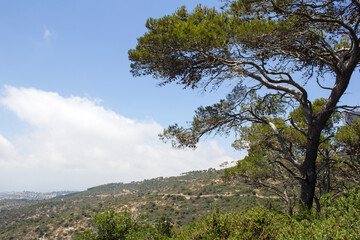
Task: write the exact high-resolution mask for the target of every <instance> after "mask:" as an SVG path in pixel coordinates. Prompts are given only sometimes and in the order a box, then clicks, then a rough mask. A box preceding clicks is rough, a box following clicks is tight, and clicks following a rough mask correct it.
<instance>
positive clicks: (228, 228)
mask: <svg viewBox="0 0 360 240" xmlns="http://www.w3.org/2000/svg"><path fill="white" fill-rule="evenodd" d="M279 218H282V216H281V215H279V214H276V213H275V212H271V211H270V210H267V209H265V208H253V209H250V210H247V211H245V212H241V213H235V212H229V213H225V214H219V213H218V212H216V213H213V215H212V216H208V217H206V218H204V219H203V220H200V221H198V222H196V223H195V224H193V225H191V226H189V227H186V228H184V230H183V231H182V232H181V234H180V235H179V236H178V237H177V239H184V240H185V239H194V240H195V239H209V240H212V239H273V238H274V237H275V236H276V233H277V232H278V228H279V226H276V224H274V223H275V222H277V221H279Z"/></svg>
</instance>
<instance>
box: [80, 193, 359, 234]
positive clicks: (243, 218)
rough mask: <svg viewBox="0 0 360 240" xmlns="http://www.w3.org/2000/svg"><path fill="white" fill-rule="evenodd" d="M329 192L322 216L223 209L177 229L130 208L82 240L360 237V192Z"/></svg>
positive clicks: (97, 223) (109, 214) (100, 221)
mask: <svg viewBox="0 0 360 240" xmlns="http://www.w3.org/2000/svg"><path fill="white" fill-rule="evenodd" d="M332 197H333V196H331V195H329V196H327V197H324V198H323V199H322V200H323V202H324V206H325V207H324V211H323V212H322V213H321V214H320V215H315V214H313V213H311V212H302V213H298V214H296V215H293V216H290V215H287V214H284V213H282V212H278V211H275V210H269V209H268V208H264V207H255V208H252V209H249V210H245V211H241V212H234V211H232V212H227V213H222V214H220V213H219V212H218V211H217V212H214V213H213V214H212V215H209V216H206V217H204V218H202V219H200V220H197V221H196V222H195V223H193V224H190V225H189V226H186V227H183V228H180V229H176V230H172V222H171V220H170V219H166V218H160V219H159V220H158V221H157V222H156V223H155V224H153V225H151V224H149V223H148V222H145V223H144V222H141V221H139V220H137V219H136V218H134V217H132V216H131V215H130V214H129V212H127V211H125V212H121V213H114V211H113V210H109V211H106V212H105V213H103V214H97V215H95V217H94V220H93V228H92V229H89V230H87V231H84V232H83V233H82V234H80V235H79V236H78V237H77V238H76V239H78V240H90V239H94V240H95V239H103V240H105V239H108V240H111V239H114V240H115V239H183V240H187V239H208V240H215V239H359V237H360V192H359V191H358V190H355V189H354V190H351V191H345V192H344V196H342V197H340V198H338V199H336V200H334V201H333V199H332Z"/></svg>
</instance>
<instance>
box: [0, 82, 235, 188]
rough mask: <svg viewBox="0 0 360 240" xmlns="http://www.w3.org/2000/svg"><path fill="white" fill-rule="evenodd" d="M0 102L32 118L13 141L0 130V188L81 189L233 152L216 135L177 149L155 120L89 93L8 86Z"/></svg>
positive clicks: (199, 164)
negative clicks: (130, 114) (125, 112)
mask: <svg viewBox="0 0 360 240" xmlns="http://www.w3.org/2000/svg"><path fill="white" fill-rule="evenodd" d="M0 105H2V106H3V107H6V108H7V109H9V110H10V111H12V112H13V113H15V114H16V116H18V117H19V118H20V119H22V120H23V121H25V122H26V123H28V124H29V125H30V126H31V129H30V130H28V131H27V132H26V133H24V134H22V135H21V136H17V137H16V138H15V137H14V140H12V142H10V141H9V140H7V139H5V138H4V137H3V136H1V135H0V158H1V159H0V176H1V177H0V191H1V188H9V186H13V188H19V186H21V187H23V188H26V189H29V190H32V189H33V190H42V191H50V190H59V189H84V188H86V187H91V186H94V185H97V184H104V183H108V182H128V181H132V180H142V179H144V178H153V177H158V176H171V175H177V174H179V173H180V172H183V171H189V170H194V169H206V168H209V167H217V166H218V165H219V164H220V163H222V162H224V161H229V162H230V161H232V160H233V159H232V158H231V157H229V156H228V155H227V153H226V151H225V150H224V149H222V148H221V147H219V146H218V144H217V143H216V142H214V141H208V142H206V144H200V146H199V148H198V149H197V150H196V151H193V150H174V149H172V148H171V147H170V146H169V145H166V144H164V143H162V142H161V141H160V140H159V139H158V133H160V132H161V131H162V128H163V127H162V126H160V125H159V124H158V123H156V122H154V121H135V120H132V119H129V118H125V117H123V116H121V115H119V114H117V113H115V112H113V111H111V110H108V109H105V108H104V107H102V106H101V105H99V102H98V101H95V100H94V101H92V100H90V99H88V98H81V97H75V96H74V97H67V98H65V97H62V96H60V95H59V94H57V93H54V92H45V91H41V90H38V89H34V88H15V87H11V86H6V87H4V94H3V96H2V97H0ZM8 179H12V181H11V185H9V184H10V182H9V181H7V180H8ZM26 189H23V190H26ZM7 190H10V189H7ZM14 190H16V189H14Z"/></svg>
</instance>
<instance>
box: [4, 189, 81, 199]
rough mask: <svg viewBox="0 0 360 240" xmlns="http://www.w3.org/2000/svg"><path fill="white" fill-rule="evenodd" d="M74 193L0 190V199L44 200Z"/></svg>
mask: <svg viewBox="0 0 360 240" xmlns="http://www.w3.org/2000/svg"><path fill="white" fill-rule="evenodd" d="M72 193H76V192H74V191H58V192H50V193H41V192H29V191H23V192H0V200H2V199H27V200H46V199H51V198H56V197H61V196H65V195H69V194H72Z"/></svg>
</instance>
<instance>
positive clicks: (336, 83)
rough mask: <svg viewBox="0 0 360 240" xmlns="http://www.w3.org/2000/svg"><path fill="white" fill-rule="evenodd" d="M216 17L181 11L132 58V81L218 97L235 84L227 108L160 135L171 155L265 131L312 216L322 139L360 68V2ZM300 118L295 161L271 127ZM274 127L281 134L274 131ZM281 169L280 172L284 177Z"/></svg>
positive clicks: (269, 5)
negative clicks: (319, 92) (217, 91)
mask: <svg viewBox="0 0 360 240" xmlns="http://www.w3.org/2000/svg"><path fill="white" fill-rule="evenodd" d="M223 2H224V6H223V8H222V10H221V11H218V10H216V9H215V8H207V7H203V6H201V5H199V6H197V7H196V8H195V9H194V10H193V11H192V12H189V11H187V9H186V8H185V7H181V8H179V9H178V10H177V11H176V12H175V13H174V14H172V15H167V16H164V17H162V18H160V19H152V18H150V19H149V20H148V21H147V23H146V27H147V29H148V31H147V32H146V33H145V34H144V35H143V36H142V37H140V38H139V39H138V44H137V46H136V48H135V49H131V50H129V58H130V60H131V62H132V63H131V68H132V70H131V71H132V73H133V75H134V76H140V75H152V76H153V77H155V78H157V79H162V81H161V83H160V84H162V85H163V84H168V83H171V82H176V83H178V84H181V85H183V86H184V87H191V88H208V87H212V88H217V87H218V86H219V85H221V84H222V83H223V82H225V81H227V80H228V81H231V82H232V83H233V84H234V90H233V92H232V93H231V94H230V95H229V96H228V98H227V99H226V100H223V101H221V102H220V103H219V104H217V105H214V106H209V107H201V108H199V109H198V111H197V112H196V116H195V118H194V119H193V122H192V126H191V127H190V128H189V129H187V128H183V127H179V126H177V125H174V126H170V127H169V128H168V129H167V130H165V132H164V134H163V135H162V136H163V138H164V139H167V138H169V139H173V143H174V144H175V145H176V144H177V143H180V145H181V146H188V147H194V146H195V145H196V143H197V142H198V141H199V138H200V137H201V136H203V135H204V134H207V133H210V132H215V133H219V132H226V131H229V130H230V129H232V128H233V127H234V126H238V127H239V126H242V125H244V124H247V123H261V124H264V125H267V126H268V127H269V129H270V130H271V132H272V134H273V136H274V137H275V138H274V139H276V141H277V142H278V144H279V149H278V150H279V151H278V153H279V154H278V156H277V157H278V158H281V159H283V160H285V161H286V162H287V164H290V165H291V166H292V167H293V168H295V169H297V171H298V172H299V178H297V181H298V182H299V184H300V186H301V190H300V199H301V202H302V204H303V206H304V207H307V208H311V207H312V205H313V199H314V194H315V186H316V181H317V177H318V176H317V164H316V163H317V161H318V150H319V145H320V143H321V141H322V139H321V138H322V133H323V132H324V131H325V130H326V128H327V124H328V122H329V119H330V118H331V116H332V114H333V113H334V111H336V110H337V109H339V108H343V109H347V110H354V109H356V106H338V102H339V100H340V98H341V96H342V95H343V94H344V92H345V91H346V88H347V87H348V85H349V82H350V80H351V76H352V74H353V72H354V71H355V69H356V68H358V67H359V60H360V41H359V35H360V30H359V23H360V2H359V1H357V0H351V1H350V0H323V1H300V0H290V1H264V0H238V1H230V0H225V1H223ZM309 81H316V82H317V84H318V86H319V88H322V89H326V90H328V96H327V97H326V99H325V100H324V103H323V104H322V105H321V107H320V108H319V109H314V108H313V102H312V100H313V99H315V98H316V97H318V96H315V97H314V96H313V97H312V98H311V97H310V96H308V91H307V90H306V83H307V82H309ZM288 106H293V109H295V108H298V109H299V111H300V112H301V114H302V116H303V120H302V121H301V126H300V125H299V124H297V123H296V119H295V117H293V116H290V118H289V123H290V125H291V126H292V128H293V129H294V130H295V131H296V132H297V134H296V135H299V136H301V137H302V138H303V139H304V142H303V152H302V153H301V154H300V155H301V157H300V156H295V155H292V154H293V153H292V151H291V148H290V146H289V145H288V144H287V142H286V141H285V136H284V135H283V134H282V132H279V126H280V125H281V124H283V123H281V122H280V123H279V122H278V121H277V119H278V115H279V114H284V111H285V112H286V110H285V107H288ZM279 124H280V125H279ZM285 169H286V168H285Z"/></svg>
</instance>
